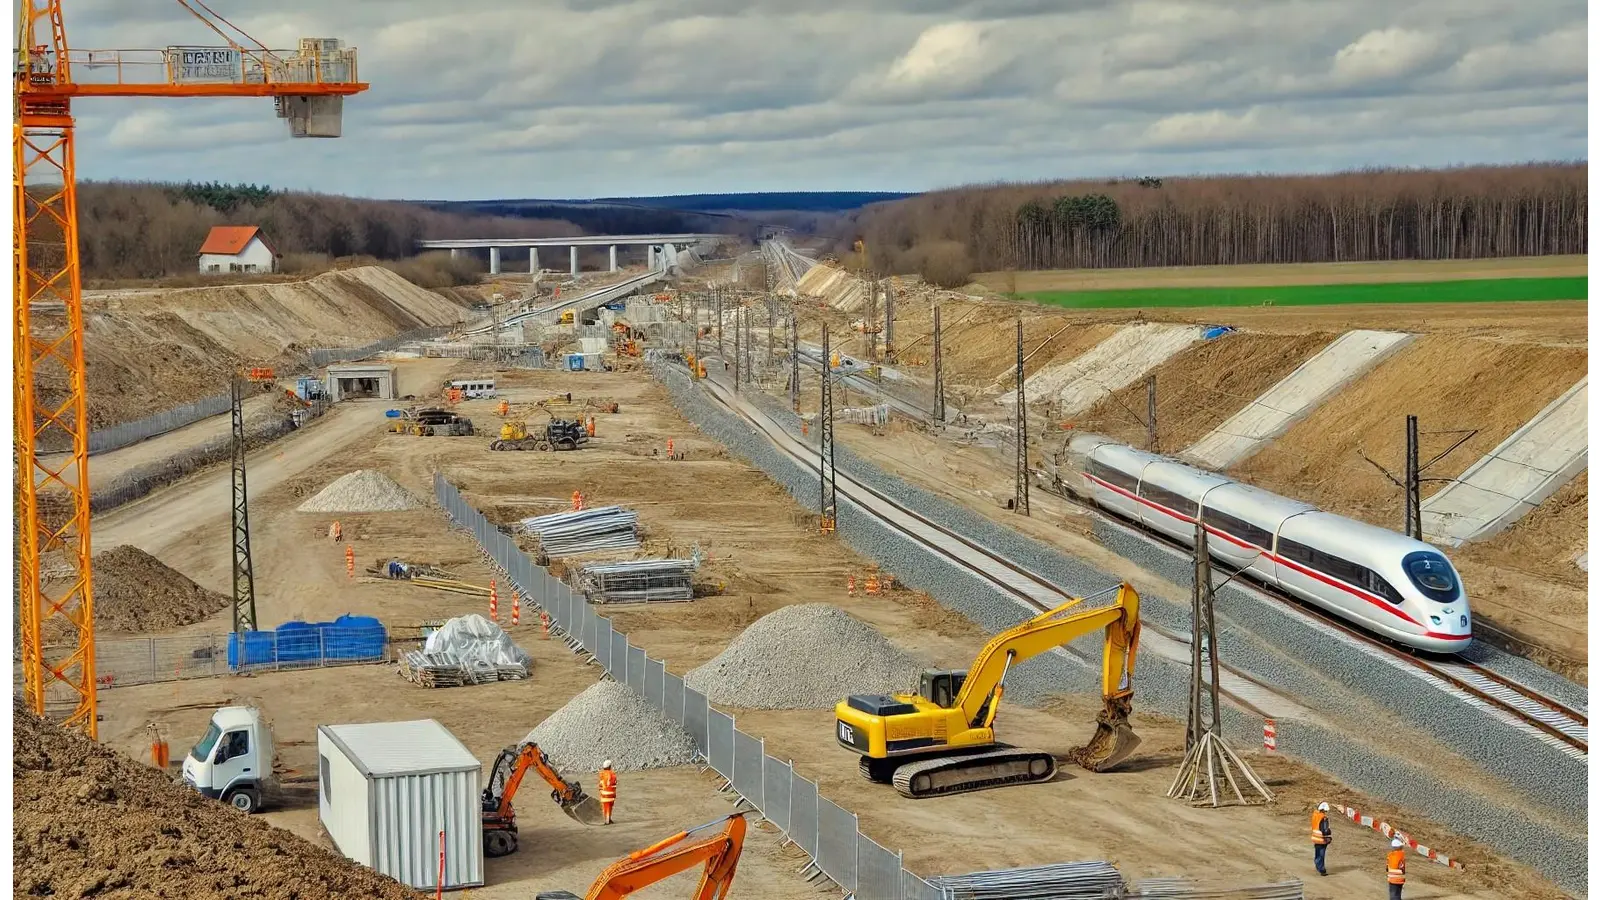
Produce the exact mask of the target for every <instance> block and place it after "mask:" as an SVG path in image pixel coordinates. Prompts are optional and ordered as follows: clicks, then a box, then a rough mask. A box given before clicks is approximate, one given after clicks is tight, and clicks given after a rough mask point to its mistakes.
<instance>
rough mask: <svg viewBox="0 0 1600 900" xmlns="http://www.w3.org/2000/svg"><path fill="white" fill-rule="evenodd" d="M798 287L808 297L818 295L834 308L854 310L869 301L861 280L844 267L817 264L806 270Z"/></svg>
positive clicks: (796, 284)
mask: <svg viewBox="0 0 1600 900" xmlns="http://www.w3.org/2000/svg"><path fill="white" fill-rule="evenodd" d="M795 287H796V289H797V290H798V291H799V292H800V293H801V294H804V295H805V296H807V297H816V298H817V299H819V300H822V301H823V302H825V303H827V304H828V305H829V306H831V307H833V308H834V309H838V310H842V311H844V312H854V311H855V310H858V309H861V308H862V307H863V306H865V305H866V303H867V295H866V291H865V289H864V285H862V283H861V280H860V279H859V278H856V277H855V276H854V275H851V274H850V273H849V272H846V271H844V270H842V269H835V268H834V267H832V266H826V265H816V266H812V267H811V268H810V269H808V270H806V272H805V274H803V275H801V276H800V280H799V281H798V282H796V283H795Z"/></svg>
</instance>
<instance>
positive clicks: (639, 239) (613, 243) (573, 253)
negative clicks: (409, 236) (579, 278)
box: [417, 234, 729, 276]
mask: <svg viewBox="0 0 1600 900" xmlns="http://www.w3.org/2000/svg"><path fill="white" fill-rule="evenodd" d="M728 237H729V236H728V235H726V234H592V235H585V236H583V237H560V238H464V239H461V240H453V241H418V242H417V243H418V245H419V246H420V247H422V248H423V249H425V250H449V251H450V255H451V256H455V255H457V254H459V253H460V252H461V251H462V250H473V249H478V248H481V247H487V248H489V274H490V275H498V274H500V251H501V250H502V249H513V250H514V249H517V248H519V247H526V248H528V271H530V272H537V271H539V248H540V247H568V248H571V249H570V252H569V254H568V257H569V259H570V264H571V269H572V274H573V275H574V276H576V275H577V274H578V248H579V247H610V248H611V271H613V272H615V271H617V248H618V247H637V246H640V245H643V246H646V247H648V248H649V265H650V268H651V270H655V269H658V268H662V269H664V268H666V267H667V266H670V265H672V264H673V262H674V261H675V260H676V258H677V255H678V248H679V247H683V246H688V245H692V244H699V243H702V242H706V241H720V240H725V239H727V238H728Z"/></svg>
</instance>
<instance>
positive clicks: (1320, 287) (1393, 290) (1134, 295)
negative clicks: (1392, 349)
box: [1022, 276, 1589, 309]
mask: <svg viewBox="0 0 1600 900" xmlns="http://www.w3.org/2000/svg"><path fill="white" fill-rule="evenodd" d="M1022 296H1024V297H1025V298H1027V299H1029V300H1036V301H1038V302H1040V303H1047V304H1050V305H1052V306H1064V307H1069V308H1075V309H1128V308H1152V307H1175V306H1176V307H1196V306H1204V307H1229V306H1331V305H1340V304H1350V303H1363V304H1365V303H1385V304H1402V303H1506V302H1513V301H1517V302H1521V301H1540V300H1585V299H1587V298H1588V296H1589V279H1588V276H1578V277H1559V278H1476V279H1457V280H1450V281H1391V282H1383V283H1346V284H1291V285H1271V286H1267V285H1262V286H1242V287H1169V288H1125V289H1121V290H1083V291H1039V292H1033V293H1026V294H1023V295H1022Z"/></svg>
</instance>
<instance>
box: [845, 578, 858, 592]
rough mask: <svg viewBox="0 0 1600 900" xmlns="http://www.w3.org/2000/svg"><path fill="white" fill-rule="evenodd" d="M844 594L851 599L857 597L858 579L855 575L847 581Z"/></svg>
mask: <svg viewBox="0 0 1600 900" xmlns="http://www.w3.org/2000/svg"><path fill="white" fill-rule="evenodd" d="M844 592H845V594H847V595H849V596H851V597H854V596H855V595H856V577H855V576H854V575H851V576H850V577H849V578H848V579H846V580H845V583H844Z"/></svg>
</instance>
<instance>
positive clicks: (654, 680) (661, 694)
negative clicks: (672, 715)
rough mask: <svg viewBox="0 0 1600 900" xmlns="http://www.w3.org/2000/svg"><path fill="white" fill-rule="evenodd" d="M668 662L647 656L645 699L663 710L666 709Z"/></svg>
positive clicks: (645, 662) (645, 663)
mask: <svg viewBox="0 0 1600 900" xmlns="http://www.w3.org/2000/svg"><path fill="white" fill-rule="evenodd" d="M666 690H667V664H666V663H664V662H662V661H661V660H659V659H650V658H649V657H646V658H645V661H644V699H645V702H646V703H649V704H650V705H651V706H654V707H655V708H656V709H659V710H661V711H662V712H665V711H666V706H667V698H666Z"/></svg>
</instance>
